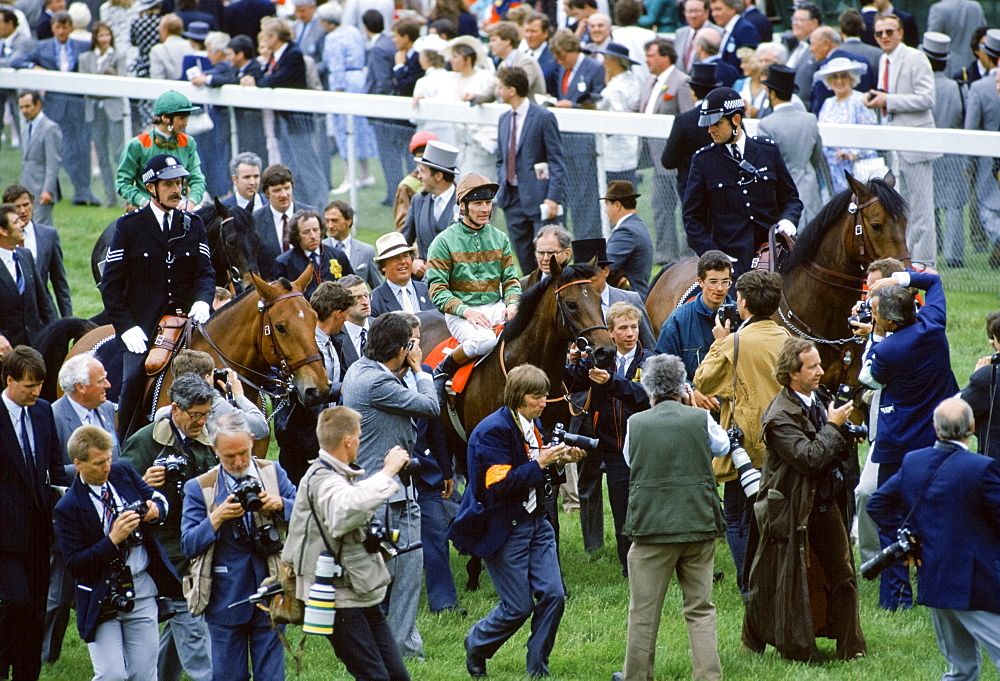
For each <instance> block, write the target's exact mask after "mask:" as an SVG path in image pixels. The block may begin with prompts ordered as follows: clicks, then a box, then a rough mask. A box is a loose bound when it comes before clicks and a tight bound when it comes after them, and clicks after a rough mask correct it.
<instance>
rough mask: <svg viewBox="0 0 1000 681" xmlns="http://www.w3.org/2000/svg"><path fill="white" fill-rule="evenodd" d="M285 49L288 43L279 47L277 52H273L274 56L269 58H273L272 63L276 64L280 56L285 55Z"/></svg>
mask: <svg viewBox="0 0 1000 681" xmlns="http://www.w3.org/2000/svg"><path fill="white" fill-rule="evenodd" d="M287 48H288V43H285V44H284V45H282V46H281V47H279V48H278V49H277V50H275V51H274V54H272V55H271V57H273V58H274V63H276V64H277V63H278V61H279V60H280V59H281V57H282V55H284V54H285V50H286V49H287Z"/></svg>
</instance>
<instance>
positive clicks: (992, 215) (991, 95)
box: [965, 28, 1000, 268]
mask: <svg viewBox="0 0 1000 681" xmlns="http://www.w3.org/2000/svg"><path fill="white" fill-rule="evenodd" d="M983 53H984V55H985V58H986V59H989V64H990V70H989V72H988V73H987V74H986V75H985V76H984V77H982V78H980V79H979V80H977V81H975V82H974V83H972V84H971V85H969V92H968V94H967V95H966V96H965V129H966V130H987V131H990V132H995V131H996V130H998V129H1000V95H998V94H997V84H996V80H995V78H994V76H995V75H996V71H997V60H998V59H1000V30H998V29H995V28H991V29H990V30H988V31H987V32H986V37H985V40H984V42H983ZM972 163H973V168H974V170H975V173H976V196H977V197H978V199H979V221H980V222H981V223H982V225H983V229H984V230H986V235H987V237H988V238H989V240H990V245H991V247H992V248H991V251H990V265H991V266H992V267H994V268H997V267H1000V186H998V185H997V178H996V176H995V175H994V174H993V159H991V158H978V157H977V158H973V159H972Z"/></svg>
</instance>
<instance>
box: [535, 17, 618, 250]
mask: <svg viewBox="0 0 1000 681" xmlns="http://www.w3.org/2000/svg"><path fill="white" fill-rule="evenodd" d="M549 48H550V49H551V50H552V56H554V57H555V58H556V61H557V62H559V73H558V74H557V79H558V89H559V94H558V95H556V99H557V100H558V101H557V102H556V103H555V106H557V107H560V108H566V109H578V108H591V109H592V108H594V105H595V103H596V101H597V99H599V98H600V94H601V91H602V90H604V66H603V65H602V64H601V63H600V62H598V61H597V60H596V59H593V58H592V57H587V56H585V55H584V54H583V53H582V52H581V49H580V40H579V38H577V37H576V36H575V35H574V34H573V33H572V32H571V31H569V30H568V29H561V30H559V31H556V34H555V35H554V36H552V40H550V41H549ZM562 140H563V150H564V151H565V152H566V154H565V162H566V192H567V194H568V201H567V203H568V206H567V207H568V208H569V215H570V218H571V220H572V223H573V235H574V236H575V237H576V238H577V239H588V238H594V237H599V236H601V235H602V231H601V211H600V205H599V204H598V203H597V201H595V200H594V197H596V196H597V195H598V192H599V191H600V190H599V189H598V188H597V173H595V172H594V155H595V154H596V150H595V146H594V136H593V135H591V134H589V133H564V134H563V135H562ZM528 265H529V267H530V261H529V262H528Z"/></svg>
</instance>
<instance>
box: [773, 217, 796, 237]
mask: <svg viewBox="0 0 1000 681" xmlns="http://www.w3.org/2000/svg"><path fill="white" fill-rule="evenodd" d="M777 231H779V232H782V233H783V234H787V235H788V236H792V237H794V236H795V235H796V233H798V231H799V230H798V228H797V227H796V226H795V225H793V224H792V221H791V220H778V229H777Z"/></svg>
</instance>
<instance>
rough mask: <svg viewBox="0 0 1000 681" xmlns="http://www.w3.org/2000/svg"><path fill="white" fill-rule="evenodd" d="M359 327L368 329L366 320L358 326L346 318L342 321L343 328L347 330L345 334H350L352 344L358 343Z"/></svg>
mask: <svg viewBox="0 0 1000 681" xmlns="http://www.w3.org/2000/svg"><path fill="white" fill-rule="evenodd" d="M361 329H364V330H365V331H368V320H367V319H366V320H365V325H364V326H358V325H357V324H355V323H354V322H352V321H350V320H347V321H345V322H344V330H345V331H347V335H348V336H350V338H351V342H352V343H354V345H357V344H358V338H359V337H360V336H361Z"/></svg>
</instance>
